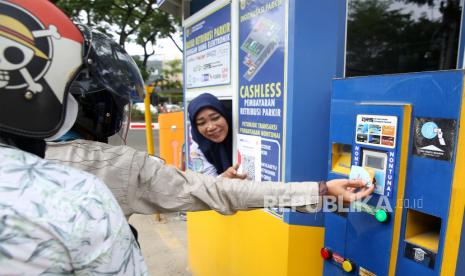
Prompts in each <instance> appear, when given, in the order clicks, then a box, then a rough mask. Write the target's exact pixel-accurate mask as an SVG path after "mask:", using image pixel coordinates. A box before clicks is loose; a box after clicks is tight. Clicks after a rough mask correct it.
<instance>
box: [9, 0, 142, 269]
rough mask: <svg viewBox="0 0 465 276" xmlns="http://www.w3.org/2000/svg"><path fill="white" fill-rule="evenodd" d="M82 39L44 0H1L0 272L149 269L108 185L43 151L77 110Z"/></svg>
mask: <svg viewBox="0 0 465 276" xmlns="http://www.w3.org/2000/svg"><path fill="white" fill-rule="evenodd" d="M83 42H84V39H83V36H82V34H81V32H80V31H79V30H78V28H77V27H76V26H75V25H74V24H73V23H72V22H71V21H70V20H69V18H67V17H66V15H64V14H63V13H62V12H61V11H60V10H59V9H58V8H56V7H55V6H54V5H53V4H51V3H50V2H49V1H46V0H35V1H24V0H9V1H4V0H0V202H1V203H0V204H1V208H0V218H1V219H0V240H1V243H0V267H1V273H0V274H5V275H16V274H24V275H39V274H75V273H76V274H111V275H126V274H129V275H141V274H146V273H147V268H146V266H145V264H144V261H143V257H142V255H141V253H140V250H139V248H138V247H137V245H136V242H135V240H134V237H133V236H132V234H131V232H130V229H129V227H128V224H127V222H126V219H125V217H124V215H123V212H122V211H121V208H120V207H119V205H118V203H117V201H116V200H115V198H114V196H113V195H112V193H111V192H110V191H109V190H108V188H107V187H106V185H104V184H103V183H102V182H101V181H100V180H98V179H97V178H96V177H95V176H93V175H91V174H88V173H86V172H83V171H80V170H76V169H75V168H71V167H68V166H64V165H62V164H58V163H54V162H50V161H46V160H44V159H42V157H43V156H44V154H45V146H46V144H45V141H44V140H45V139H51V140H53V139H56V137H60V136H62V135H63V134H64V133H66V132H67V131H68V130H69V128H70V127H71V126H73V124H74V121H75V119H76V116H77V113H78V105H77V102H76V101H75V100H74V98H73V97H72V96H71V95H70V94H69V92H68V88H69V87H70V84H71V83H72V81H73V80H74V78H75V76H77V72H79V71H80V69H81V67H82V65H83V59H82V49H83Z"/></svg>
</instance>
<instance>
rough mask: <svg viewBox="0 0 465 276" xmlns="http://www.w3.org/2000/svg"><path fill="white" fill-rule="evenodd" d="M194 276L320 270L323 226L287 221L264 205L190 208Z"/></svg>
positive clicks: (291, 274) (292, 275) (285, 275)
mask: <svg viewBox="0 0 465 276" xmlns="http://www.w3.org/2000/svg"><path fill="white" fill-rule="evenodd" d="M187 235H188V244H189V266H190V270H191V271H192V274H193V275H194V276H257V275H268V276H273V275H276V276H302V275H322V271H323V260H322V258H321V256H320V249H321V248H322V247H323V240H324V228H323V227H308V226H297V225H289V224H286V223H284V222H283V221H282V220H280V219H278V218H276V217H274V216H272V215H270V214H268V213H266V212H264V211H263V210H256V211H249V212H238V213H237V214H236V215H234V216H222V215H219V214H217V213H215V212H213V211H208V212H196V213H188V215H187Z"/></svg>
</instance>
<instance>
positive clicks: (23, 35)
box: [0, 15, 60, 93]
mask: <svg viewBox="0 0 465 276" xmlns="http://www.w3.org/2000/svg"><path fill="white" fill-rule="evenodd" d="M46 36H49V37H53V38H55V39H59V38H60V34H59V33H58V31H57V28H56V27H55V26H54V25H50V26H49V28H48V29H43V30H36V31H31V30H29V29H28V28H27V27H26V26H25V25H24V24H22V23H21V22H20V21H18V20H16V19H14V18H12V17H9V16H7V15H0V88H8V85H9V83H10V72H12V71H16V70H19V72H20V74H21V76H22V77H23V79H24V82H25V84H26V85H27V90H28V91H30V92H32V93H38V92H41V91H42V85H41V84H40V83H37V82H36V79H34V77H33V76H32V75H31V73H30V72H29V70H28V69H27V68H26V66H27V65H28V64H29V63H30V62H31V61H32V60H33V58H34V57H35V56H36V57H39V58H42V59H45V60H48V59H49V57H48V56H47V55H46V54H45V53H44V52H43V51H42V50H40V49H39V48H37V47H36V43H35V39H36V38H39V37H46ZM39 77H40V76H39ZM36 78H37V76H36Z"/></svg>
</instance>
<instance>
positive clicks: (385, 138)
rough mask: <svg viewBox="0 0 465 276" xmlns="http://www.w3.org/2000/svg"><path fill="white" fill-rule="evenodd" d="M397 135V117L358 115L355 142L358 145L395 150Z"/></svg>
mask: <svg viewBox="0 0 465 276" xmlns="http://www.w3.org/2000/svg"><path fill="white" fill-rule="evenodd" d="M396 134H397V117H396V116H379V115H357V125H356V131H355V141H356V142H357V143H358V144H362V145H370V146H375V147H383V148H390V149H393V148H395V147H396Z"/></svg>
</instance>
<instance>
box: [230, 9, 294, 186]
mask: <svg viewBox="0 0 465 276" xmlns="http://www.w3.org/2000/svg"><path fill="white" fill-rule="evenodd" d="M285 6H286V1H284V0H256V1H240V6H239V48H240V49H239V76H238V77H239V91H238V93H239V95H238V106H239V110H238V111H239V112H238V125H239V137H241V139H243V140H244V141H245V140H247V138H245V137H247V136H250V137H254V138H253V139H258V140H259V143H258V144H260V154H261V156H260V158H257V156H247V153H253V151H251V150H249V149H247V148H246V143H239V144H238V152H239V154H241V159H242V160H248V162H243V163H242V164H241V167H242V168H241V170H242V171H244V172H254V175H255V180H269V181H280V180H282V179H281V178H282V174H281V171H282V168H281V164H282V148H283V136H284V133H283V124H284V99H285V96H286V95H285V93H286V90H285V83H284V79H285V52H286V50H287V49H286V39H285V35H286V30H285V29H286V25H285V20H286V7H285ZM248 139H249V140H253V139H251V138H248ZM254 162H260V166H259V168H260V173H259V174H256V172H255V170H254V169H255V168H256V167H257V166H256V164H255V163H254ZM257 176H260V179H257ZM249 177H250V176H249Z"/></svg>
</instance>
